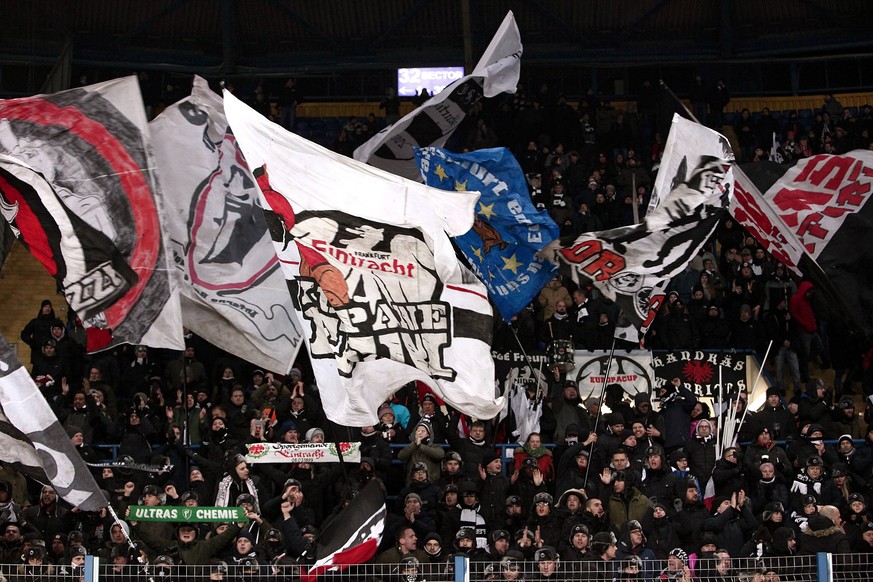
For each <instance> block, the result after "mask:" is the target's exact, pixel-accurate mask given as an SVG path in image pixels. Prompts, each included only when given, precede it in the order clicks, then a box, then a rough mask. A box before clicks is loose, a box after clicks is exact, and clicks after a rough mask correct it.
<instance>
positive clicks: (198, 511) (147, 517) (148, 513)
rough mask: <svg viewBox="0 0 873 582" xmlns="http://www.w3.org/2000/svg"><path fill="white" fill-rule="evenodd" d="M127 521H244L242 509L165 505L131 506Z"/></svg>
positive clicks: (244, 516)
mask: <svg viewBox="0 0 873 582" xmlns="http://www.w3.org/2000/svg"><path fill="white" fill-rule="evenodd" d="M127 520H128V521H183V522H184V521H190V522H198V523H202V522H223V521H226V522H230V523H233V522H240V521H246V514H245V510H244V509H243V508H242V507H173V506H167V505H156V506H153V507H152V506H149V505H131V506H130V513H129V514H128V515H127Z"/></svg>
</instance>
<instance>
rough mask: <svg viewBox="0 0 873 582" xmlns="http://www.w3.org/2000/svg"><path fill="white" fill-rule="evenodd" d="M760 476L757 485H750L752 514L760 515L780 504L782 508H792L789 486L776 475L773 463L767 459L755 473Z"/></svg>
mask: <svg viewBox="0 0 873 582" xmlns="http://www.w3.org/2000/svg"><path fill="white" fill-rule="evenodd" d="M755 472H756V473H757V474H758V475H760V479H758V481H757V482H756V483H750V484H749V486H748V488H749V498H750V499H751V500H752V513H754V514H755V515H758V514H760V513H761V512H762V511H764V510H765V509H766V508H767V507H768V506H769V505H770V504H773V503H779V504H780V506H781V507H782V508H786V507H790V505H789V496H788V486H787V485H786V484H785V482H783V481H782V478H781V477H780V476H779V475H778V474H777V473H776V469H775V468H774V467H773V463H771V462H770V461H769V459H767V460H766V461H764V462H762V463H761V464H760V466H758V468H757V470H756V471H755Z"/></svg>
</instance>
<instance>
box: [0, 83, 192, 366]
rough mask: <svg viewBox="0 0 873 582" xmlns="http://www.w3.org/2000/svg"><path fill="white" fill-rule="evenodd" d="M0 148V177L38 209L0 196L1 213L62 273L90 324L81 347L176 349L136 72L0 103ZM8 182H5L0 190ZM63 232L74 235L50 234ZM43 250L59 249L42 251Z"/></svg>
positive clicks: (175, 305)
mask: <svg viewBox="0 0 873 582" xmlns="http://www.w3.org/2000/svg"><path fill="white" fill-rule="evenodd" d="M0 155H2V156H3V168H4V169H5V170H6V174H5V176H6V177H7V178H9V176H10V175H14V176H15V177H16V178H17V179H18V180H19V181H20V184H23V185H24V186H23V188H24V187H25V186H26V188H30V189H31V190H32V193H33V194H34V195H33V196H31V197H30V200H35V199H36V198H37V196H36V194H35V193H39V195H38V198H39V200H40V201H41V203H42V204H43V206H42V209H43V210H44V212H37V211H36V208H37V207H36V206H35V205H34V206H32V207H30V208H25V206H24V202H23V201H24V198H18V199H15V200H12V199H10V198H9V197H8V196H5V195H4V196H3V198H4V200H3V201H0V202H2V203H0V212H2V214H3V216H4V217H5V218H6V220H7V221H8V222H9V224H10V225H11V226H12V227H13V228H16V229H18V230H19V231H20V232H22V233H24V236H25V242H26V243H27V245H28V247H29V248H30V250H31V252H32V253H34V254H35V256H37V257H38V258H40V260H41V261H42V263H43V265H45V266H46V268H47V269H48V270H49V272H50V273H52V275H57V274H58V273H60V272H64V273H65V274H66V275H65V277H66V280H64V281H63V282H62V286H63V291H64V294H65V296H66V298H67V301H68V302H69V303H70V305H71V306H72V307H73V309H75V310H77V311H80V312H82V314H83V315H84V316H85V317H84V322H85V325H86V326H87V327H89V328H91V330H89V340H88V349H89V350H90V351H93V350H96V349H102V348H106V347H109V346H110V345H115V344H120V343H135V344H140V343H141V344H147V345H150V346H153V347H161V348H170V349H182V348H184V341H183V339H182V316H181V312H180V307H179V300H178V296H177V294H176V293H175V288H174V280H173V278H172V277H170V275H169V273H170V264H169V261H168V257H167V253H166V250H165V249H166V245H165V241H164V233H165V229H164V225H163V224H162V221H161V216H162V212H161V208H160V204H161V196H160V190H159V186H158V181H157V178H156V176H155V174H154V171H153V168H154V162H153V159H152V155H151V151H150V145H149V139H148V125H147V123H146V114H145V108H144V106H143V101H142V95H141V94H140V91H139V85H138V83H137V80H136V77H126V78H122V79H117V80H114V81H107V82H105V83H99V84H96V85H90V86H88V87H80V88H77V89H71V90H69V91H62V92H60V93H55V94H52V95H37V96H34V97H26V98H22V99H10V100H7V101H3V102H2V103H0ZM7 188H9V182H8V181H7V183H6V184H3V185H0V194H4V193H3V192H2V191H3V190H6V192H7V193H9V190H7ZM52 200H54V201H53V202H52ZM50 202H51V203H50ZM72 216H75V217H76V219H71V217H72ZM76 221H79V222H80V223H81V224H84V225H87V226H88V227H89V228H90V230H91V232H90V234H87V233H86V232H85V229H84V227H83V228H81V229H77V227H76V224H77V222H76ZM93 231H97V232H100V233H103V235H105V236H103V237H97V236H94V235H93ZM69 232H74V236H75V237H76V238H75V240H62V239H61V240H59V239H58V237H63V236H65V235H66V234H67V233H69ZM88 243H90V245H91V246H89V244H88ZM94 245H96V248H94ZM49 248H55V249H62V251H63V252H59V253H58V252H52V253H46V252H44V251H45V249H49ZM39 249H43V251H42V252H40V251H39ZM105 257H111V260H108V261H107V260H104V259H103V258H105ZM62 262H63V264H62ZM123 263H126V265H124V264H123ZM128 271H130V273H128ZM92 330H102V331H103V332H111V336H110V334H109V333H101V334H94V333H91V331H92ZM95 338H100V339H99V341H95Z"/></svg>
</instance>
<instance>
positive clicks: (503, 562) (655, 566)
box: [0, 553, 873, 582]
mask: <svg viewBox="0 0 873 582" xmlns="http://www.w3.org/2000/svg"><path fill="white" fill-rule="evenodd" d="M871 566H873V553H869V554H825V553H819V554H816V555H799V556H769V557H761V558H727V557H719V555H716V556H714V557H710V558H704V557H701V558H699V559H698V558H697V557H696V556H695V555H693V554H692V555H691V556H689V557H688V559H687V561H686V562H684V563H683V562H681V561H679V560H677V559H670V560H643V559H640V558H637V557H635V556H631V557H624V558H622V557H618V558H615V559H612V560H602V559H592V560H586V561H561V560H556V561H547V560H544V561H540V562H536V561H533V560H515V559H513V558H503V559H493V560H487V559H486V560H468V559H466V558H464V557H460V556H454V557H449V558H447V559H444V560H442V561H439V562H436V563H432V562H431V563H425V562H418V561H417V560H410V561H406V562H405V563H402V564H374V563H370V564H357V565H352V566H348V567H345V568H344V569H340V568H334V569H326V570H321V571H319V572H317V573H316V572H315V571H314V570H311V568H312V566H310V565H301V564H296V563H293V562H290V561H287V562H286V561H285V560H274V561H273V563H269V564H267V563H240V564H237V563H233V562H231V563H225V562H222V561H219V560H213V561H211V562H210V563H209V564H204V565H197V566H190V565H178V564H175V565H172V564H154V565H153V564H145V565H119V564H111V563H110V564H104V563H100V561H99V560H97V559H96V558H95V557H93V556H87V557H86V561H85V564H84V566H79V567H71V566H58V565H53V566H44V565H26V564H22V565H8V564H4V565H2V566H0V572H2V575H3V578H4V579H5V580H6V581H9V582H12V581H15V580H22V581H24V580H27V581H35V582H36V581H39V582H41V581H46V582H48V581H50V580H70V581H73V580H76V581H81V582H98V581H101V580H105V581H112V582H151V581H154V582H171V581H173V580H186V581H187V580H190V581H195V580H196V581H200V580H234V581H236V580H239V581H249V580H254V581H265V582H266V581H276V582H279V581H283V580H289V581H300V582H315V580H316V578H318V580H319V581H321V582H325V581H328V580H332V581H334V582H379V581H384V582H480V581H493V580H505V581H507V582H516V581H518V582H521V581H523V580H537V581H539V582H543V581H544V580H555V582H559V581H564V580H575V581H579V582H588V581H591V582H594V581H623V580H637V581H654V580H682V581H684V582H692V580H696V581H700V582H710V581H712V582H716V581H725V580H727V581H733V580H736V581H749V582H814V581H834V582H838V581H849V580H870V579H871V578H873V576H871Z"/></svg>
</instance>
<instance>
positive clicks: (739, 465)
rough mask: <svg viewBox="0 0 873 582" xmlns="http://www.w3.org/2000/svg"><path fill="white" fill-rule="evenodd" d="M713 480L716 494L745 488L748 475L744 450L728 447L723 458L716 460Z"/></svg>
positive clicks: (724, 493)
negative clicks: (745, 468)
mask: <svg viewBox="0 0 873 582" xmlns="http://www.w3.org/2000/svg"><path fill="white" fill-rule="evenodd" d="M712 481H713V483H714V484H715V494H716V495H729V494H730V493H731V492H732V491H740V490H745V488H746V475H745V470H744V467H743V459H742V451H741V450H740V449H739V448H737V447H728V448H727V449H725V450H724V453H723V454H722V456H721V458H720V459H719V460H717V461H716V462H715V466H714V467H713V470H712Z"/></svg>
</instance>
